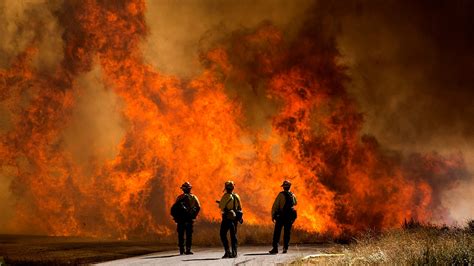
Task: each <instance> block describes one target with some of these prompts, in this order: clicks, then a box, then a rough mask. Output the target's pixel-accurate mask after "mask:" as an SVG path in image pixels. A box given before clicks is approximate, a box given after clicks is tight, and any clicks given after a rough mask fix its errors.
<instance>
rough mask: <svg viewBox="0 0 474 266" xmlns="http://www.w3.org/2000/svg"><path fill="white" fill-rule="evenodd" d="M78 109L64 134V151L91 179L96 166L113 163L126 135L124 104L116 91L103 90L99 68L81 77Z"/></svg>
mask: <svg viewBox="0 0 474 266" xmlns="http://www.w3.org/2000/svg"><path fill="white" fill-rule="evenodd" d="M77 86H78V87H79V88H81V89H79V90H77V94H78V95H77V96H75V98H76V99H77V103H76V106H75V108H74V111H73V115H72V118H71V121H70V122H69V125H68V128H66V129H65V131H64V145H65V149H66V150H67V151H68V152H70V153H71V154H72V158H73V161H74V162H75V163H77V164H78V165H81V166H82V167H83V171H85V172H84V173H83V175H84V176H90V175H91V174H92V171H93V170H94V168H95V167H96V166H97V165H102V164H104V163H105V162H106V161H107V160H112V159H113V158H115V157H116V155H117V153H118V146H119V144H120V141H121V140H122V138H123V137H124V134H125V128H126V126H125V122H124V121H123V119H122V117H121V113H120V110H122V109H123V104H122V103H121V102H120V99H119V98H118V97H117V95H116V94H115V93H113V91H111V90H110V89H106V88H104V85H103V82H102V79H101V72H100V70H99V69H98V68H96V69H93V70H92V71H91V72H89V73H86V74H85V75H83V76H82V77H79V78H78V85H77Z"/></svg>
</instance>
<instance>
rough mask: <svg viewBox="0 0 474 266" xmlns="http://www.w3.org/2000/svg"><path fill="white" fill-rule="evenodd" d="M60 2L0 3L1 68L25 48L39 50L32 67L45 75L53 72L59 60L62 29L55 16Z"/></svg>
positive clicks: (7, 1)
mask: <svg viewBox="0 0 474 266" xmlns="http://www.w3.org/2000/svg"><path fill="white" fill-rule="evenodd" d="M61 4H62V1H60V0H57V1H56V0H55V1H48V0H31V1H14V0H2V1H1V2H0V13H1V14H2V16H1V17H0V35H1V36H2V38H1V40H0V55H1V56H0V67H2V68H4V67H7V66H8V65H9V64H10V62H11V60H12V59H13V58H15V56H17V55H18V54H20V53H22V52H23V51H24V50H25V49H26V48H27V47H29V46H33V45H34V46H35V47H36V48H37V49H38V53H37V55H36V58H35V59H34V62H33V63H34V65H35V67H37V68H38V69H42V70H45V71H50V70H53V69H54V68H55V67H56V66H57V65H58V64H59V62H60V61H61V60H62V53H61V52H60V51H61V50H62V39H61V34H62V29H61V27H60V26H59V23H58V21H57V19H56V16H55V13H56V12H57V11H58V9H59V8H60V7H61Z"/></svg>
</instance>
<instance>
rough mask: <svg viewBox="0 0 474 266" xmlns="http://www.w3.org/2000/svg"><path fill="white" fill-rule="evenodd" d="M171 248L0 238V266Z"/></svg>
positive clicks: (63, 239) (97, 259) (65, 261)
mask: <svg viewBox="0 0 474 266" xmlns="http://www.w3.org/2000/svg"><path fill="white" fill-rule="evenodd" d="M174 249H175V245H172V244H158V243H157V241H130V240H127V241H116V240H114V241H112V240H110V241H108V240H101V241H99V240H95V239H88V238H77V237H50V236H18V235H0V265H3V264H7V265H79V264H90V263H97V262H103V261H110V260H116V259H122V258H128V257H132V256H139V255H143V254H150V253H154V252H159V251H167V250H174ZM2 263H3V264H2Z"/></svg>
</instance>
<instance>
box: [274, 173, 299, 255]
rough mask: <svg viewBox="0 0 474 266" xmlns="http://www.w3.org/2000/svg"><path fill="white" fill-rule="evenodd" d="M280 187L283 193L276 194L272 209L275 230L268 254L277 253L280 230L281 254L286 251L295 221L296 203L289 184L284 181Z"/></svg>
mask: <svg viewBox="0 0 474 266" xmlns="http://www.w3.org/2000/svg"><path fill="white" fill-rule="evenodd" d="M281 186H282V187H283V191H281V192H280V193H279V194H278V196H277V197H276V199H275V202H274V203H273V207H272V221H273V222H274V223H275V230H274V231H273V243H272V245H273V249H272V250H270V251H269V253H270V254H277V253H278V242H279V241H280V235H281V229H282V228H284V230H283V231H284V235H283V253H286V252H287V251H288V244H289V243H290V234H291V227H292V225H293V223H294V221H295V220H296V210H295V209H294V206H295V205H296V203H297V201H296V197H295V195H294V194H293V193H292V192H290V187H291V182H290V181H288V180H285V181H284V182H283V184H282V185H281Z"/></svg>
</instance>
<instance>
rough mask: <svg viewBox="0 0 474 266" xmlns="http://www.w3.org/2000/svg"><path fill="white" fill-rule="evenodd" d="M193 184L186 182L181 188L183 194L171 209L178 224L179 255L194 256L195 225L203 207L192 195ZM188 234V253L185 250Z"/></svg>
mask: <svg viewBox="0 0 474 266" xmlns="http://www.w3.org/2000/svg"><path fill="white" fill-rule="evenodd" d="M191 188H192V186H191V184H190V183H189V182H184V184H183V185H182V186H181V189H182V190H183V194H181V195H179V196H178V198H177V199H176V202H175V203H174V204H173V206H172V207H171V215H172V216H173V219H174V220H175V222H176V224H177V231H178V246H179V254H180V255H183V254H186V255H192V254H193V252H192V251H191V246H192V241H193V223H194V220H195V219H196V217H197V215H198V213H199V210H200V209H201V205H200V203H199V200H198V198H197V197H196V195H194V194H192V193H191ZM185 233H186V251H185V250H184V246H185V241H184V235H185Z"/></svg>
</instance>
